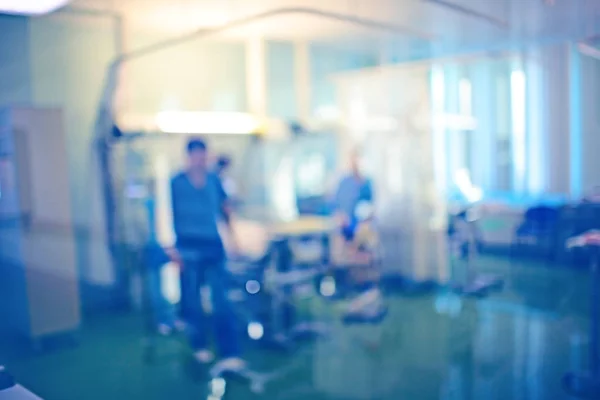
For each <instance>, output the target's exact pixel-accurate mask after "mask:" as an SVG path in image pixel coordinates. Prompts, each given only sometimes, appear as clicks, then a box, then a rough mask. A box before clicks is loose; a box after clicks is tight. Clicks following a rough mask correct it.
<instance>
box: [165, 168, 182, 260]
mask: <svg viewBox="0 0 600 400" xmlns="http://www.w3.org/2000/svg"><path fill="white" fill-rule="evenodd" d="M178 200H179V195H178V190H177V181H176V179H175V178H173V179H171V213H172V216H173V218H172V221H173V230H174V231H175V236H177V232H179V229H178V228H179V227H178V225H179V217H178V215H179V213H178V210H179V201H178ZM165 252H166V254H167V255H168V256H169V258H170V259H171V261H172V262H174V263H176V264H178V265H179V266H180V267H182V266H183V264H182V260H181V256H180V254H179V252H178V251H177V248H176V247H175V245H173V246H171V247H167V248H166V249H165Z"/></svg>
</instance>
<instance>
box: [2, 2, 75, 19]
mask: <svg viewBox="0 0 600 400" xmlns="http://www.w3.org/2000/svg"><path fill="white" fill-rule="evenodd" d="M68 2H69V0H0V14H19V15H43V14H48V13H50V12H52V11H56V10H58V9H59V8H61V7H63V6H65V5H66V4H67V3H68Z"/></svg>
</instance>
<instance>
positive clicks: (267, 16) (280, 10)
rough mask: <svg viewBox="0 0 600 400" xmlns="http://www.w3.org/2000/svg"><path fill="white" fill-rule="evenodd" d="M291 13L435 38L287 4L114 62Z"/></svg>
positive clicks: (140, 51)
mask: <svg viewBox="0 0 600 400" xmlns="http://www.w3.org/2000/svg"><path fill="white" fill-rule="evenodd" d="M294 14H296V15H312V16H315V17H320V18H323V19H329V20H334V21H340V22H346V23H348V24H353V25H359V26H362V27H364V28H367V29H373V30H378V31H383V32H389V33H395V34H399V35H408V36H413V37H416V38H418V39H421V40H425V41H429V42H431V41H433V40H435V36H434V35H433V34H431V33H428V32H424V31H421V30H418V29H414V28H411V27H407V26H403V25H396V24H390V23H386V22H382V21H377V20H373V19H368V18H361V17H356V16H353V15H348V14H341V13H336V12H331V11H323V10H319V9H316V8H307V7H286V8H278V9H275V10H270V11H265V12H263V13H260V14H256V15H252V16H249V17H245V18H240V19H237V20H234V21H231V22H229V23H227V24H225V25H222V26H218V27H214V28H203V29H199V30H196V31H193V32H191V33H188V34H185V35H183V36H179V37H176V38H174V39H169V40H165V41H162V42H159V43H155V44H152V45H150V46H147V47H143V48H141V49H138V50H134V51H132V52H130V53H126V54H123V55H122V56H121V57H119V58H118V59H117V60H115V61H116V62H117V63H120V62H123V61H126V60H130V59H133V58H138V57H142V56H144V55H147V54H151V53H155V52H158V51H160V50H162V49H164V48H168V47H171V46H175V45H177V44H179V43H184V42H186V41H188V40H192V39H196V38H199V37H207V36H212V35H216V34H219V33H222V32H226V31H228V30H231V29H234V28H238V27H242V26H245V25H249V24H251V23H254V22H259V21H262V20H265V19H271V18H273V17H277V16H284V15H294Z"/></svg>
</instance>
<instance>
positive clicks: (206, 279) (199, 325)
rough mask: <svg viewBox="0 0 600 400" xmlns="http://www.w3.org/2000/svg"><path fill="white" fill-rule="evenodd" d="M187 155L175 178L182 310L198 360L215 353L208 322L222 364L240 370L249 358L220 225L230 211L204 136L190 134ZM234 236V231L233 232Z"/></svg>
mask: <svg viewBox="0 0 600 400" xmlns="http://www.w3.org/2000/svg"><path fill="white" fill-rule="evenodd" d="M187 155H188V165H187V169H186V170H185V171H182V172H181V173H179V174H177V175H176V176H175V177H173V179H172V180H171V196H172V208H173V227H174V230H175V236H176V246H175V249H176V251H175V252H174V253H173V254H172V258H173V259H174V261H176V262H177V263H178V264H179V265H180V266H181V315H182V317H183V318H184V320H185V321H186V323H187V326H188V331H189V337H190V342H191V346H192V348H193V349H194V356H195V358H196V359H197V360H198V361H199V362H201V363H209V362H211V361H212V360H213V358H214V357H213V354H212V352H211V351H210V350H209V343H208V327H209V326H210V325H212V328H213V331H214V335H213V337H214V339H215V341H216V348H217V350H218V352H219V356H220V357H221V361H220V367H222V368H224V369H228V370H239V369H242V368H243V367H244V362H243V361H242V359H241V358H240V352H241V349H240V337H239V335H238V330H237V323H236V317H235V315H234V311H233V307H232V304H231V302H230V301H229V299H228V298H227V287H226V282H227V272H226V267H225V249H224V246H223V241H222V240H221V237H220V235H219V230H218V227H217V224H218V221H219V220H221V219H222V220H224V221H229V218H228V217H227V218H222V216H223V215H228V213H229V207H228V204H227V196H226V195H225V191H224V190H223V188H222V186H221V182H220V180H219V178H218V177H217V176H216V174H215V173H214V172H212V171H211V169H210V168H209V166H208V162H207V161H208V160H207V147H206V144H205V142H204V141H203V140H201V139H192V140H190V141H189V142H188V144H187ZM228 226H229V227H230V225H228ZM230 228H231V227H230ZM230 236H231V237H232V238H234V237H235V235H233V232H232V234H231V235H230ZM233 246H234V247H235V243H233ZM203 285H207V286H208V287H209V288H210V293H211V304H212V316H211V318H210V319H209V318H207V316H206V314H205V310H204V309H203V307H202V305H201V301H200V294H199V289H200V287H201V286H203Z"/></svg>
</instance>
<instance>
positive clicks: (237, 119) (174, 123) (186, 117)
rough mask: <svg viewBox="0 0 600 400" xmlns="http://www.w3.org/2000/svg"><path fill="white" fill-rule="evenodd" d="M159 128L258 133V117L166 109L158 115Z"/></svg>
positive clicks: (182, 130) (178, 131) (199, 132)
mask: <svg viewBox="0 0 600 400" xmlns="http://www.w3.org/2000/svg"><path fill="white" fill-rule="evenodd" d="M156 125H157V126H158V129H160V130H161V131H162V132H166V133H183V134H199V135H203V134H204V135H209V134H220V135H228V134H229V135H245V134H254V133H258V132H259V129H260V123H259V121H258V119H256V118H255V117H254V116H252V115H250V114H245V113H235V112H233V113H228V112H199V111H164V112H161V113H159V114H158V115H157V116H156Z"/></svg>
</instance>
